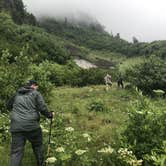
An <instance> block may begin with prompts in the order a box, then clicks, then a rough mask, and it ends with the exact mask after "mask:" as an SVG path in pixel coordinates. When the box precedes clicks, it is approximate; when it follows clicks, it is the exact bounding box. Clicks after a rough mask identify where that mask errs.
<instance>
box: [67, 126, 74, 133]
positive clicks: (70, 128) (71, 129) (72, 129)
mask: <svg viewBox="0 0 166 166" xmlns="http://www.w3.org/2000/svg"><path fill="white" fill-rule="evenodd" d="M65 130H66V131H69V132H70V131H74V128H73V127H66V128H65Z"/></svg>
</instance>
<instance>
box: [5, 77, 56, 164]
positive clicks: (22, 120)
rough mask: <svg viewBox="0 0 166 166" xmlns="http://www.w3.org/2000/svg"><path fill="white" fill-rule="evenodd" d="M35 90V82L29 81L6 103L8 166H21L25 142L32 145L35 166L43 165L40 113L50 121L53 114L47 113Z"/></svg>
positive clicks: (42, 100) (40, 97) (40, 96)
mask: <svg viewBox="0 0 166 166" xmlns="http://www.w3.org/2000/svg"><path fill="white" fill-rule="evenodd" d="M37 89H38V84H37V82H36V81H34V80H30V81H28V83H27V85H26V86H25V87H21V88H19V89H18V91H17V93H16V94H15V95H14V96H13V97H11V99H10V100H9V101H8V103H7V108H8V110H11V114H10V118H11V123H10V131H11V134H12V143H11V157H10V166H21V162H22V158H23V153H24V145H25V143H26V140H28V141H30V143H31V144H32V149H33V152H34V154H35V157H36V160H37V165H38V166H43V165H44V153H43V141H42V131H41V128H40V124H39V120H40V113H41V114H43V115H44V116H46V117H47V118H50V119H51V118H53V113H52V112H48V109H47V106H46V104H45V101H44V99H43V97H42V95H41V94H40V92H38V91H37Z"/></svg>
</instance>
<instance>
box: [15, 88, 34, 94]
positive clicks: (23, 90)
mask: <svg viewBox="0 0 166 166" xmlns="http://www.w3.org/2000/svg"><path fill="white" fill-rule="evenodd" d="M32 90H33V89H32V88H31V87H29V86H25V87H21V88H19V89H18V93H20V94H26V93H29V92H31V91H32Z"/></svg>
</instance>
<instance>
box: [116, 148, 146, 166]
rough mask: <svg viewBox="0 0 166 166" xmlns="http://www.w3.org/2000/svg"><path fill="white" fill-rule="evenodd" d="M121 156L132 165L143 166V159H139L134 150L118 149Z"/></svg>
mask: <svg viewBox="0 0 166 166" xmlns="http://www.w3.org/2000/svg"><path fill="white" fill-rule="evenodd" d="M118 153H119V155H120V156H119V158H120V159H121V160H123V161H125V162H126V163H128V164H129V165H131V166H141V165H142V162H143V160H137V158H136V157H135V155H134V154H133V152H132V151H130V150H128V149H127V148H120V149H119V150H118Z"/></svg>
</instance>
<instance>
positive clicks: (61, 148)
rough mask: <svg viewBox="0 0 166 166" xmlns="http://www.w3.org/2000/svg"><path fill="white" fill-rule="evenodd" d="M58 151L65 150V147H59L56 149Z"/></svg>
mask: <svg viewBox="0 0 166 166" xmlns="http://www.w3.org/2000/svg"><path fill="white" fill-rule="evenodd" d="M55 151H56V152H65V149H64V148H63V147H58V148H56V150H55Z"/></svg>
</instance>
